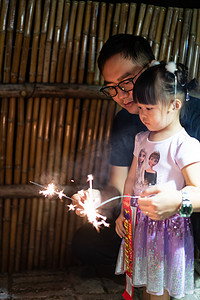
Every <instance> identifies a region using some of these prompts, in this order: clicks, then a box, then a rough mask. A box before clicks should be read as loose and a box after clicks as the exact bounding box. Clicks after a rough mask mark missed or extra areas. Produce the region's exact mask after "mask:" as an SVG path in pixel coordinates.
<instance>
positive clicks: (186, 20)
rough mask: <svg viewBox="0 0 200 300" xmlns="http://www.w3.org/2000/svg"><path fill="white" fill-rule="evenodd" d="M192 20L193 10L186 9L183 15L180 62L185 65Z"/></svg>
mask: <svg viewBox="0 0 200 300" xmlns="http://www.w3.org/2000/svg"><path fill="white" fill-rule="evenodd" d="M191 19H192V9H189V8H186V9H185V10H184V15H183V29H182V35H181V43H180V55H179V62H180V63H182V64H185V62H186V55H187V46H188V40H189V30H190V25H191Z"/></svg>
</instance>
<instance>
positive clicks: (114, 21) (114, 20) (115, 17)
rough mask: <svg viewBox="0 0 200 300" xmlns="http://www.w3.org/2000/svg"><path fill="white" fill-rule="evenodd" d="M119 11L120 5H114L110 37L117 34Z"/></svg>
mask: <svg viewBox="0 0 200 300" xmlns="http://www.w3.org/2000/svg"><path fill="white" fill-rule="evenodd" d="M120 10H121V3H116V5H115V12H114V16H113V24H112V35H115V34H117V33H118V28H119V17H120Z"/></svg>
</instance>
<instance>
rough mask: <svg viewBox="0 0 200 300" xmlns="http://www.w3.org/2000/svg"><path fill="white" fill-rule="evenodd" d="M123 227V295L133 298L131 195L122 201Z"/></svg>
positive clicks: (133, 211)
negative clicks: (124, 280)
mask: <svg viewBox="0 0 200 300" xmlns="http://www.w3.org/2000/svg"><path fill="white" fill-rule="evenodd" d="M123 213H124V227H125V229H126V237H125V239H124V242H125V245H124V247H125V272H126V287H125V291H124V293H123V297H124V299H126V300H131V299H132V298H133V283H132V275H133V229H134V224H135V213H136V207H131V197H130V196H127V197H126V198H125V199H124V201H123Z"/></svg>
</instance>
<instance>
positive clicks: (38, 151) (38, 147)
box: [27, 0, 50, 270]
mask: <svg viewBox="0 0 200 300" xmlns="http://www.w3.org/2000/svg"><path fill="white" fill-rule="evenodd" d="M49 13H50V1H49V0H46V1H45V3H44V12H43V16H42V27H41V37H40V47H39V55H38V65H37V66H38V67H37V75H36V80H37V82H41V80H42V78H44V75H43V70H46V69H45V68H44V59H45V43H46V36H47V28H48V21H49ZM45 76H46V77H47V75H46V74H45ZM39 105H40V106H39ZM37 108H39V109H40V111H37V110H36V109H37ZM34 109H35V110H34V112H35V113H36V115H37V118H39V119H38V127H37V132H34V129H33V131H32V134H33V138H34V140H33V146H34V148H33V149H32V148H31V152H32V155H34V156H33V158H34V157H35V158H36V159H35V161H34V163H33V165H34V173H33V181H36V182H40V176H41V159H42V146H43V140H42V139H43V133H44V125H45V113H46V98H42V99H41V100H40V99H37V98H36V101H34ZM39 203H40V204H41V201H40V200H38V199H37V198H34V199H33V200H32V202H31V208H30V207H27V209H28V211H31V217H30V221H29V222H30V225H29V226H30V227H29V228H30V229H29V230H30V231H29V234H30V237H29V242H28V249H27V250H28V251H27V269H28V270H31V269H32V268H33V263H34V260H33V259H34V250H35V249H34V247H35V228H36V220H37V210H38V204H39Z"/></svg>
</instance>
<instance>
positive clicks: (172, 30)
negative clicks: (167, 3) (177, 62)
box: [166, 8, 179, 62]
mask: <svg viewBox="0 0 200 300" xmlns="http://www.w3.org/2000/svg"><path fill="white" fill-rule="evenodd" d="M178 15H179V9H178V8H174V13H173V17H172V24H171V28H170V34H169V41H168V47H167V54H166V61H167V62H168V61H171V60H172V49H173V45H174V37H175V32H176V28H177V22H178Z"/></svg>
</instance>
